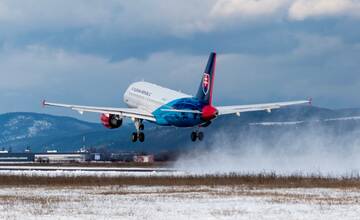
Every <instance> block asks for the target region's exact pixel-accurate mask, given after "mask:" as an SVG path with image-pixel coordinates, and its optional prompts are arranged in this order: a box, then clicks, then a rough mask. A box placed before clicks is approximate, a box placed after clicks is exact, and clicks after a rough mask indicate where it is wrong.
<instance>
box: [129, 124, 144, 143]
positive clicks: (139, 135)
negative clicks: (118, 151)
mask: <svg viewBox="0 0 360 220" xmlns="http://www.w3.org/2000/svg"><path fill="white" fill-rule="evenodd" d="M134 123H135V128H136V132H133V133H132V135H131V141H132V142H136V141H137V140H139V141H140V142H144V141H145V134H144V133H143V132H142V131H143V130H144V124H143V123H142V120H141V119H135V121H134Z"/></svg>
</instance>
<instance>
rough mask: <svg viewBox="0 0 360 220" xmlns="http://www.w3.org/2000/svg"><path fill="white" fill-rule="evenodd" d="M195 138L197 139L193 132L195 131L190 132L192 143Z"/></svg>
mask: <svg viewBox="0 0 360 220" xmlns="http://www.w3.org/2000/svg"><path fill="white" fill-rule="evenodd" d="M196 138H197V135H196V132H195V131H193V132H191V140H192V141H193V142H195V141H196Z"/></svg>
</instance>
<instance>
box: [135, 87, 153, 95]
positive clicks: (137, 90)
mask: <svg viewBox="0 0 360 220" xmlns="http://www.w3.org/2000/svg"><path fill="white" fill-rule="evenodd" d="M131 90H132V91H133V92H136V93H140V94H143V95H146V96H151V92H148V91H146V90H143V89H138V88H136V87H132V88H131Z"/></svg>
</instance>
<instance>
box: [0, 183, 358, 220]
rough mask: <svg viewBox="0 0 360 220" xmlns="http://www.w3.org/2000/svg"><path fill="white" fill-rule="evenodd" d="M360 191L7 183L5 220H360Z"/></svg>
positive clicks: (1, 192)
mask: <svg viewBox="0 0 360 220" xmlns="http://www.w3.org/2000/svg"><path fill="white" fill-rule="evenodd" d="M359 201H360V191H359V190H355V189H354V190H349V189H347V190H341V189H324V188H312V189H305V188H296V189H266V188H261V189H257V188H246V187H240V186H239V187H225V186H222V187H221V186H216V187H205V186H193V187H190V186H188V187H185V186H184V187H166V186H153V187H145V186H124V187H120V186H107V187H80V188H79V187H77V188H75V187H2V188H1V189H0V219H49V218H50V219H277V220H279V219H326V220H331V219H334V220H335V219H336V220H337V219H359V216H360V202H359Z"/></svg>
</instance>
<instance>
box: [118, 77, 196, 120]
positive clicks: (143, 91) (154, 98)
mask: <svg viewBox="0 0 360 220" xmlns="http://www.w3.org/2000/svg"><path fill="white" fill-rule="evenodd" d="M189 97H191V96H190V95H187V94H184V93H181V92H177V91H174V90H171V89H168V88H164V87H161V86H158V85H155V84H153V83H148V82H135V83H132V84H131V85H130V86H129V87H128V89H127V90H126V92H125V94H124V102H125V103H126V104H127V105H128V106H129V107H131V108H138V109H141V110H144V111H146V112H149V113H151V112H153V111H155V110H156V109H158V108H159V107H161V106H163V105H166V104H167V103H169V102H171V101H174V100H176V99H180V98H189Z"/></svg>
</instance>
